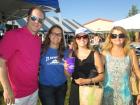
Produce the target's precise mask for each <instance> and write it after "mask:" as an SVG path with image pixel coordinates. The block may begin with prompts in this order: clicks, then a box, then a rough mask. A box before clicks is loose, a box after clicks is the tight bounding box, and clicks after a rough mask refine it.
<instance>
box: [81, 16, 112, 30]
mask: <svg viewBox="0 0 140 105" xmlns="http://www.w3.org/2000/svg"><path fill="white" fill-rule="evenodd" d="M112 23H113V21H112V20H108V19H103V18H97V19H95V20H92V21H89V22H86V23H85V24H83V26H84V27H86V28H88V29H89V30H92V31H93V32H101V33H107V32H108V31H110V29H111V28H112Z"/></svg>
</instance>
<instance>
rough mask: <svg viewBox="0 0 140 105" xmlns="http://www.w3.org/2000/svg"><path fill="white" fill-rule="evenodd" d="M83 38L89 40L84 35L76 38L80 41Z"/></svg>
mask: <svg viewBox="0 0 140 105" xmlns="http://www.w3.org/2000/svg"><path fill="white" fill-rule="evenodd" d="M81 38H83V39H87V38H88V35H82V36H80V35H77V36H76V39H78V40H80V39H81Z"/></svg>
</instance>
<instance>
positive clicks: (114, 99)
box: [103, 54, 132, 105]
mask: <svg viewBox="0 0 140 105" xmlns="http://www.w3.org/2000/svg"><path fill="white" fill-rule="evenodd" d="M130 64H131V63H130V57H129V56H126V57H122V58H119V57H113V56H111V55H110V54H107V56H106V64H105V67H106V68H105V70H106V71H105V80H104V96H103V105H132V95H131V91H130V84H129V77H130V69H131V65H130Z"/></svg>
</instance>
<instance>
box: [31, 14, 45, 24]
mask: <svg viewBox="0 0 140 105" xmlns="http://www.w3.org/2000/svg"><path fill="white" fill-rule="evenodd" d="M31 20H32V21H36V20H37V21H38V23H40V24H43V21H44V19H42V18H38V17H36V16H31Z"/></svg>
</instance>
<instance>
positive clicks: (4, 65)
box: [0, 7, 45, 105]
mask: <svg viewBox="0 0 140 105" xmlns="http://www.w3.org/2000/svg"><path fill="white" fill-rule="evenodd" d="M44 19H45V14H44V12H43V10H42V9H41V8H39V7H33V8H31V9H30V10H29V12H28V17H27V25H26V26H25V27H23V28H19V29H14V30H11V31H9V32H6V33H5V35H4V37H3V39H2V40H1V41H0V82H1V84H2V87H3V90H4V93H3V96H4V101H5V103H6V104H8V105H13V104H14V103H15V104H14V105H36V104H37V99H38V68H39V60H40V49H41V40H40V38H39V36H37V33H38V31H39V29H40V28H41V27H42V24H43V20H44Z"/></svg>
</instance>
